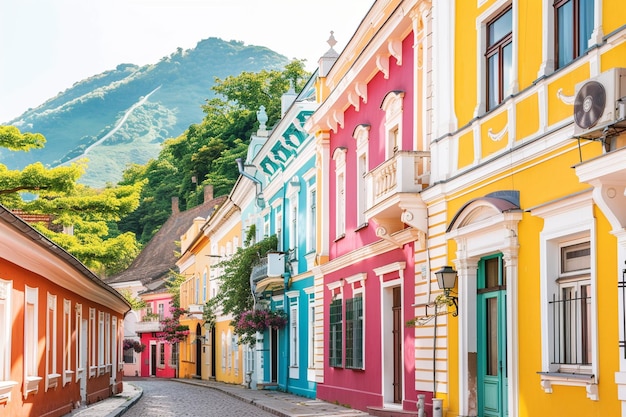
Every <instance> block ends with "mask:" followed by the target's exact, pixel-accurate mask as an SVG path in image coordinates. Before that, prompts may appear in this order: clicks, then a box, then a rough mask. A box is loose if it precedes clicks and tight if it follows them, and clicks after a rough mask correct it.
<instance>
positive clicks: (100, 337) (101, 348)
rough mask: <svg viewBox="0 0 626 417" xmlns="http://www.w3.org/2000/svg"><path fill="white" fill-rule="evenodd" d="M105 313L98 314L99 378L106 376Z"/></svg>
mask: <svg viewBox="0 0 626 417" xmlns="http://www.w3.org/2000/svg"><path fill="white" fill-rule="evenodd" d="M103 342H104V311H99V312H98V376H100V375H103V374H104V369H105V363H104V343H103Z"/></svg>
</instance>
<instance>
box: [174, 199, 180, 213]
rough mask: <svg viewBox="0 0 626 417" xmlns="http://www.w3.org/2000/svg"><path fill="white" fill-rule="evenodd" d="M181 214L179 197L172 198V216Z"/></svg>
mask: <svg viewBox="0 0 626 417" xmlns="http://www.w3.org/2000/svg"><path fill="white" fill-rule="evenodd" d="M178 213H180V209H179V208H178V197H172V214H178Z"/></svg>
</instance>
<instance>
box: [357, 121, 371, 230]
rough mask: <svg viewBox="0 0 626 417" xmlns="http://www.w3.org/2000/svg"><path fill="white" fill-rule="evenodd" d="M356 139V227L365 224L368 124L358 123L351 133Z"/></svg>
mask: <svg viewBox="0 0 626 417" xmlns="http://www.w3.org/2000/svg"><path fill="white" fill-rule="evenodd" d="M353 137H354V139H355V140H356V181H357V187H356V193H357V206H356V210H357V212H356V215H357V228H361V227H364V226H367V218H366V216H365V211H366V210H367V207H368V201H367V199H368V192H367V181H366V179H365V176H366V174H367V173H368V172H369V159H368V152H367V151H368V145H369V139H370V126H369V125H359V126H357V127H356V129H354V134H353Z"/></svg>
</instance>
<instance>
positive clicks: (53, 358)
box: [44, 293, 61, 391]
mask: <svg viewBox="0 0 626 417" xmlns="http://www.w3.org/2000/svg"><path fill="white" fill-rule="evenodd" d="M47 300H48V301H47V307H46V380H45V383H44V386H45V391H48V389H50V388H56V387H57V386H58V384H59V378H60V376H61V374H59V373H57V296H56V295H54V294H50V293H48V296H47Z"/></svg>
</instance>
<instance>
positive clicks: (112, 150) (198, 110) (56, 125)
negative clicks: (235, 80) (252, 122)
mask: <svg viewBox="0 0 626 417" xmlns="http://www.w3.org/2000/svg"><path fill="white" fill-rule="evenodd" d="M288 62H289V60H288V59H287V58H286V57H284V56H282V55H279V54H277V53H275V52H273V51H271V50H269V49H267V48H264V47H259V46H250V45H244V44H243V43H242V42H237V41H229V42H226V41H223V40H221V39H217V38H209V39H206V40H203V41H201V42H199V43H198V44H197V45H196V47H195V48H193V49H189V50H182V49H181V48H179V49H178V50H176V51H175V52H173V53H172V54H171V55H170V56H167V57H164V58H162V59H161V60H160V61H159V62H158V63H156V64H151V65H146V66H143V67H138V66H136V65H132V64H121V65H118V66H117V68H115V69H114V70H110V71H106V72H104V73H102V74H98V75H95V76H93V77H90V78H88V79H86V80H82V81H79V82H77V83H76V84H74V85H73V86H72V87H71V88H69V89H67V90H66V91H63V92H61V93H59V94H58V95H57V96H56V97H54V98H51V99H49V100H48V101H46V102H45V103H44V104H42V105H41V106H38V107H37V108H34V109H30V110H29V111H27V112H25V113H24V114H23V115H21V116H20V117H18V118H16V119H15V120H12V121H11V122H9V124H12V125H15V126H17V127H18V128H19V129H20V130H21V131H23V132H24V131H30V132H39V133H42V134H43V135H44V136H45V137H46V139H47V143H46V146H45V148H44V149H42V150H33V151H30V152H10V151H8V150H5V149H2V150H1V151H0V162H2V163H3V164H5V165H7V166H8V167H9V168H10V169H22V168H23V167H24V166H26V165H28V164H30V163H33V162H36V161H41V162H42V163H44V164H46V165H49V166H58V165H61V164H65V163H68V162H70V161H73V160H75V159H76V158H78V159H81V158H87V159H88V169H87V172H86V174H85V175H84V176H83V177H82V178H81V180H80V182H81V183H84V184H86V185H89V186H92V187H101V186H104V185H105V184H106V183H117V182H118V181H119V180H120V179H121V177H122V172H123V171H124V169H125V168H126V166H127V165H128V164H129V163H137V164H145V163H146V162H147V161H148V160H150V159H152V158H155V157H157V155H158V154H159V150H160V144H161V143H162V142H163V141H164V140H166V139H168V138H173V137H178V136H179V135H180V134H182V133H183V132H184V131H185V130H186V129H187V128H188V127H189V125H191V124H194V123H199V122H201V121H202V120H203V118H204V113H203V111H202V105H204V104H205V103H206V100H207V99H210V98H212V97H213V96H214V93H213V91H212V90H211V87H212V86H213V85H214V84H215V78H216V77H217V78H222V79H223V78H225V77H227V76H229V75H233V76H236V75H238V74H240V73H241V72H243V71H249V72H257V71H260V70H263V69H265V70H275V69H281V68H283V67H284V66H285V65H286V64H287V63H288ZM85 152H87V153H86V154H85Z"/></svg>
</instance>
